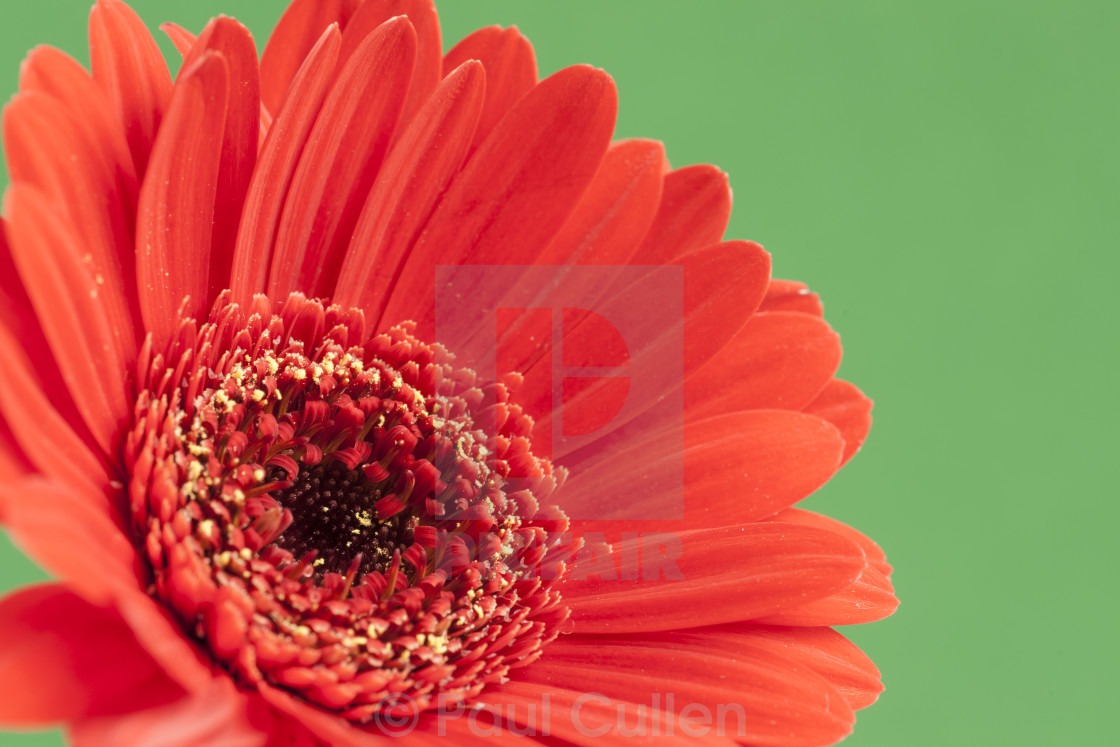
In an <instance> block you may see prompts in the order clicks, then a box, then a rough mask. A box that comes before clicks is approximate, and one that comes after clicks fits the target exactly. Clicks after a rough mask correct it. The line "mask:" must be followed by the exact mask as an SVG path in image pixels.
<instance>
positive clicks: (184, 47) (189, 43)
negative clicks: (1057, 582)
mask: <svg viewBox="0 0 1120 747" xmlns="http://www.w3.org/2000/svg"><path fill="white" fill-rule="evenodd" d="M159 30H160V31H162V32H163V33H165V34H167V38H168V39H170V40H171V43H172V44H174V45H175V51H176V52H178V53H179V55H180V56H181V57H183V58H184V59H186V56H187V55H188V54H190V52H191V48H192V47H194V45H195V44H196V43H198V36H196V35H195V34H193V33H191V32H190V31H187V30H186V29H185V28H183V27H182V26H180V25H179V24H177V23H171V22H170V21H167V22H165V23H161V24H160V25H159Z"/></svg>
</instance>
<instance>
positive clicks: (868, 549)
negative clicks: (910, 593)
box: [773, 508, 891, 578]
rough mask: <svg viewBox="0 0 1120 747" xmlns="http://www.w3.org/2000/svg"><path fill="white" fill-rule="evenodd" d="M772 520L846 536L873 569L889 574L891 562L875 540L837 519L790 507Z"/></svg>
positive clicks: (888, 575) (885, 574)
mask: <svg viewBox="0 0 1120 747" xmlns="http://www.w3.org/2000/svg"><path fill="white" fill-rule="evenodd" d="M773 520H774V521H785V522H789V523H791V524H804V525H805V526H809V527H818V528H820V529H827V530H828V531H830V532H835V533H836V534H839V535H840V536H842V537H847V538H848V539H850V540H851V541H852V542H855V543H856V544H857V545H859V546H860V549H861V550H863V554H864V555H865V556H867V562H868V563H869V564H870V565H871V566H872V567H873V568H875V570H877V571H879V573H881V574H883V575H884V576H887V577H888V578H889V577H890V575H891V564H890V563H888V562H887V555H886V553H884V552H883V548H881V547H879V545H878V544H876V543H875V540H873V539H871V538H870V537H868V536H867V535H866V534H864V533H863V532H860V531H859V530H857V529H853V528H852V527H850V526H848V525H847V524H845V523H843V522H841V521H837V520H836V519H833V518H832V517H830V516H824V515H823V514H818V513H816V512H815V511H806V510H805V509H801V508H790V509H787V510H785V511H781V512H780V513H777V514H775V515H774V517H773Z"/></svg>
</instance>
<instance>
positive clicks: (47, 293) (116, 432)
mask: <svg viewBox="0 0 1120 747" xmlns="http://www.w3.org/2000/svg"><path fill="white" fill-rule="evenodd" d="M5 204H6V207H7V212H8V216H9V224H8V225H9V231H10V236H9V238H10V240H11V244H12V254H13V258H14V259H15V263H16V266H17V268H18V269H19V274H20V278H21V279H22V280H23V284H24V286H25V287H26V288H27V292H28V295H29V296H30V298H31V302H32V304H33V305H34V307H35V313H36V314H37V315H38V317H39V321H40V323H41V324H42V327H43V332H44V333H45V334H46V337H47V341H48V342H49V343H50V348H51V351H52V352H53V353H54V358H55V360H57V361H58V365H59V370H60V371H61V372H62V376H63V379H64V380H65V382H66V386H67V387H68V388H69V390H70V392H71V394H72V395H73V400H74V402H75V404H76V405H77V408H78V410H79V412H81V414H82V417H83V418H84V420H85V422H86V424H87V425H88V426H89V429H90V432H91V433H92V434H93V436H94V438H95V439H96V440H97V443H98V445H99V446H100V447H101V448H102V449H103V450H104V452H105V453H112V449H113V446H114V445H115V444H116V442H117V439H118V438H119V436H120V425H121V420H122V419H123V418H125V417H127V416H128V413H129V404H128V401H127V397H126V394H125V383H124V376H125V362H124V359H123V356H122V353H121V351H120V350H119V349H118V347H117V336H116V335H115V334H114V332H113V329H112V326H111V320H110V318H109V316H108V314H107V308H106V306H105V305H104V304H103V303H101V299H99V298H98V294H99V292H100V288H101V286H100V284H99V283H98V282H97V280H96V276H95V275H94V273H93V272H92V271H91V269H90V267H89V265H88V264H87V261H86V255H87V251H86V247H85V246H84V245H83V244H82V243H81V241H80V240H79V239H78V238H77V235H76V234H75V232H74V230H73V228H72V227H71V226H70V225H69V222H68V221H67V220H66V219H65V218H63V217H62V216H61V215H58V214H57V213H55V212H54V211H52V210H51V209H50V208H49V207H48V205H47V202H46V200H45V199H44V198H43V196H42V195H41V194H40V193H39V192H37V191H36V190H34V189H32V188H30V187H26V186H23V185H14V186H12V187H11V188H10V189H9V190H8V194H7V199H6V203H5Z"/></svg>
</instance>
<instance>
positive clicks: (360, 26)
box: [340, 0, 443, 140]
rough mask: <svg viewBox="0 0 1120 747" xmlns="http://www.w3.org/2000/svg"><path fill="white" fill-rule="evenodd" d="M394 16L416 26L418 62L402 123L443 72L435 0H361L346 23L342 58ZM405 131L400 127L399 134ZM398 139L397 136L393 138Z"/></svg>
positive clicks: (407, 120) (344, 58)
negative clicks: (401, 17) (403, 17)
mask: <svg viewBox="0 0 1120 747" xmlns="http://www.w3.org/2000/svg"><path fill="white" fill-rule="evenodd" d="M394 16H406V17H407V18H408V21H409V23H411V24H412V28H414V29H415V30H416V41H417V44H416V66H415V68H413V71H412V82H411V84H410V85H409V87H408V98H407V99H406V100H405V103H404V107H403V108H402V109H401V117H400V127H401V128H403V127H405V126H406V125H408V123H409V122H411V121H412V117H413V116H414V115H415V114H416V112H417V111H418V110H419V109H420V107H421V106H423V104H424V102H425V101H426V100H427V98H428V96H430V95H431V93H432V91H433V90H434V89H435V87H436V84H437V83H439V80H440V78H441V77H442V73H443V43H442V41H441V40H440V34H439V15H438V14H437V13H436V5H435V3H434V2H432V0H370V1H368V2H364V3H362V4H361V5H360V6H359V7H358V10H357V11H356V12H355V13H354V15H353V17H352V18H351V19H350V22H349V23H347V25H346V33H345V34H343V37H342V53H341V54H340V59H342V60H348V59H350V56H351V55H352V54H353V53H354V51H355V50H357V48H358V45H359V44H361V42H362V40H363V39H365V38H366V37H367V36H368V35H369V34H370V33H372V32H373V30H374V29H376V28H377V27H378V26H380V25H381V24H383V23H384V22H385V21H388V20H389V19H390V18H393V17H394ZM400 134H402V133H401V130H400V129H398V131H397V136H398V137H399V135H400ZM395 139H397V138H396V137H394V140H395Z"/></svg>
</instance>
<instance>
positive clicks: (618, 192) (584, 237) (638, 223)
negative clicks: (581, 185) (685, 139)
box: [537, 140, 667, 265]
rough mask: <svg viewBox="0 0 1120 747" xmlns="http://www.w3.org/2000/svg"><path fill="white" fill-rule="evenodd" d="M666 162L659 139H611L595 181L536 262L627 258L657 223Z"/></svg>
mask: <svg viewBox="0 0 1120 747" xmlns="http://www.w3.org/2000/svg"><path fill="white" fill-rule="evenodd" d="M666 167H667V162H666V161H665V146H663V145H662V144H661V143H659V142H656V141H654V140H620V141H618V142H614V143H611V147H610V148H609V149H608V150H607V154H606V155H605V156H604V157H603V162H602V163H601V164H600V165H599V170H598V171H597V172H596V173H595V178H594V179H593V180H592V181H591V186H589V187H588V188H587V191H586V192H585V193H584V195H583V197H582V198H580V201H579V204H578V205H576V207H575V210H573V211H572V214H571V215H570V216H568V220H567V221H566V222H565V223H564V225H563V227H562V228H561V229H560V231H559V232H558V233H557V234H556V236H555V238H553V240H552V243H551V244H549V246H548V248H547V249H546V250H545V251H544V253H543V254H542V255H541V256H540V257H539V258H538V259H537V262H538V263H540V264H545V265H549V264H565V263H578V264H586V265H614V264H617V265H623V264H626V263H627V262H628V261H629V259H630V257H631V255H633V253H634V251H635V250H636V249H637V247H638V243H639V242H640V241H641V240H642V238H643V237H644V236H645V235H646V233H647V232H648V231H649V227H650V225H651V224H652V223H653V217H654V215H655V214H656V213H657V206H658V204H659V203H660V201H661V175H662V173H663V172H664V170H665V169H666Z"/></svg>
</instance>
